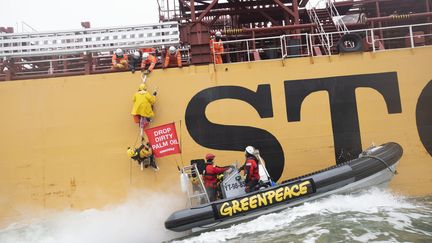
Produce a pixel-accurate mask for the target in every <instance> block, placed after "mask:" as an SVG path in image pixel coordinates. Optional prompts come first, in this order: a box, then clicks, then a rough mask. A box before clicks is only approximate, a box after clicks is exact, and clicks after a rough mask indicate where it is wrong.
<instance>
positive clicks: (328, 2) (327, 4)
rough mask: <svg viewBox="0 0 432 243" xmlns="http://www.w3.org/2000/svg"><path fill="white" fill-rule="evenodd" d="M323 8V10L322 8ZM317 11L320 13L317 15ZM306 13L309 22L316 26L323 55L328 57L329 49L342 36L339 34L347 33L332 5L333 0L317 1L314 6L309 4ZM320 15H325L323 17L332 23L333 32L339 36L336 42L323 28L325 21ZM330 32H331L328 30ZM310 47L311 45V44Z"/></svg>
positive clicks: (340, 17)
mask: <svg viewBox="0 0 432 243" xmlns="http://www.w3.org/2000/svg"><path fill="white" fill-rule="evenodd" d="M323 6H324V8H322V7H323ZM318 11H320V13H318ZM307 13H308V15H309V18H310V20H311V22H313V23H315V24H316V26H317V27H316V31H317V33H318V34H319V35H318V37H319V39H320V42H321V47H322V48H323V50H324V53H325V54H326V55H330V54H331V48H332V47H333V46H334V45H335V43H336V42H337V41H338V40H339V39H340V37H341V36H342V35H341V33H343V34H346V33H349V30H348V28H347V27H346V25H345V23H344V22H343V20H342V16H341V15H340V14H339V12H338V10H337V8H336V6H335V4H334V0H318V1H317V2H316V3H315V5H314V6H312V4H310V3H309V10H308V11H307ZM322 13H326V14H325V16H326V17H329V18H330V21H331V23H333V25H334V26H333V28H334V31H335V32H337V33H338V35H339V36H338V38H336V40H335V36H334V34H332V33H328V32H327V31H326V29H325V26H326V25H327V24H325V23H324V22H323V21H325V20H324V19H321V18H320V15H322ZM321 17H323V16H321ZM330 32H333V30H330ZM311 45H313V43H312V42H311Z"/></svg>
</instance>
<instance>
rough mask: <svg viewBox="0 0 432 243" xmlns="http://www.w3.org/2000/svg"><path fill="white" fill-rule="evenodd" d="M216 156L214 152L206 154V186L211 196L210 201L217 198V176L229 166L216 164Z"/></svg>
mask: <svg viewBox="0 0 432 243" xmlns="http://www.w3.org/2000/svg"><path fill="white" fill-rule="evenodd" d="M214 158H215V156H214V154H207V155H206V161H207V162H206V166H205V169H204V176H203V179H204V186H205V188H206V191H207V194H208V196H209V199H210V202H212V201H214V200H216V199H217V192H218V189H219V188H218V185H217V176H218V175H219V174H222V173H223V172H224V171H226V170H227V169H228V168H221V167H218V166H215V165H214V162H213V160H214Z"/></svg>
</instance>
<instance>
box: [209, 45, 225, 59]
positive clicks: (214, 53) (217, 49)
mask: <svg viewBox="0 0 432 243" xmlns="http://www.w3.org/2000/svg"><path fill="white" fill-rule="evenodd" d="M223 52H224V47H223V45H222V41H221V40H220V41H216V40H214V39H210V53H211V58H212V60H213V59H214V60H213V62H214V63H216V64H221V63H222V55H221V54H222V53H223Z"/></svg>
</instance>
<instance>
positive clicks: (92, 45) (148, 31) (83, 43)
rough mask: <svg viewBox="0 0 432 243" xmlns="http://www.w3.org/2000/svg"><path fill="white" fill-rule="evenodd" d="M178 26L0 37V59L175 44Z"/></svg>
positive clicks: (117, 28)
mask: <svg viewBox="0 0 432 243" xmlns="http://www.w3.org/2000/svg"><path fill="white" fill-rule="evenodd" d="M179 43H180V36H179V24H178V23H177V22H165V23H159V24H149V25H139V26H126V27H114V28H94V29H80V30H71V31H55V32H35V33H20V34H15V33H13V34H0V57H24V56H47V55H63V54H76V53H85V52H102V51H109V50H113V49H116V48H124V49H134V48H141V47H157V46H162V45H178V44H179Z"/></svg>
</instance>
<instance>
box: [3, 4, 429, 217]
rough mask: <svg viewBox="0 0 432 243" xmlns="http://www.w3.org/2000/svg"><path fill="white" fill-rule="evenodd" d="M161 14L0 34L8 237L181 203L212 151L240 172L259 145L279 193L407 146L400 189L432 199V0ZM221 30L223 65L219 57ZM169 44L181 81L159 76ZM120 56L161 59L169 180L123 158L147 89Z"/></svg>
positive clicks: (167, 9)
mask: <svg viewBox="0 0 432 243" xmlns="http://www.w3.org/2000/svg"><path fill="white" fill-rule="evenodd" d="M158 6H159V8H158V9H159V16H160V23H157V24H149V25H135V26H122V27H115V28H114V27H113V28H87V27H90V26H89V24H88V23H83V27H84V28H83V29H77V30H66V31H52V32H32V33H13V29H12V28H0V32H3V33H0V57H1V58H0V81H1V82H0V106H1V109H0V110H1V112H2V116H1V120H0V125H1V126H0V135H1V137H2V139H1V142H0V182H1V184H2V187H1V189H0V195H1V197H0V205H1V207H0V224H1V225H6V224H9V223H11V222H16V221H18V220H20V219H22V218H24V217H29V216H35V217H36V216H40V215H43V214H44V213H45V212H46V211H47V210H65V209H77V210H82V209H87V208H99V207H103V206H104V205H108V204H115V203H121V202H122V201H123V200H125V199H126V198H127V196H128V193H129V192H130V191H131V190H134V189H137V188H139V189H143V190H146V191H149V192H154V193H158V192H172V193H174V194H175V195H178V197H184V194H183V193H182V192H181V191H180V188H177V185H178V180H179V170H178V168H179V167H183V166H187V165H190V163H191V161H193V160H196V159H202V158H203V157H204V155H205V154H207V153H213V154H215V155H216V163H217V164H218V165H220V166H224V165H230V164H232V163H234V162H238V163H243V161H244V152H243V151H244V149H245V147H246V146H248V145H253V146H254V147H256V148H258V149H259V150H260V151H261V155H262V157H263V158H264V160H265V161H266V165H267V169H268V172H269V173H270V175H271V176H272V178H274V179H275V180H276V181H278V182H282V181H283V180H285V179H287V178H295V177H296V176H300V175H304V174H308V173H310V172H312V171H316V170H319V169H321V168H326V167H331V166H335V165H339V164H343V163H345V162H346V161H349V160H352V159H355V158H356V157H357V156H358V155H359V154H360V153H361V151H362V150H363V149H365V148H367V147H369V146H370V145H371V144H383V143H387V142H396V143H398V144H400V145H401V146H402V148H403V151H404V155H403V157H402V159H401V160H400V163H399V165H398V171H399V174H398V175H397V176H395V177H394V179H393V180H392V181H391V183H390V188H391V189H392V190H394V191H396V192H398V193H402V194H406V195H427V194H430V193H431V189H430V188H431V184H432V181H431V179H430V178H431V177H430V175H431V173H432V163H431V162H432V159H431V155H432V109H431V105H432V98H431V97H432V69H431V58H432V21H431V18H432V12H431V1H430V0H419V1H407V0H359V1H318V2H313V3H312V1H307V0H262V1H222V0H221V1H218V0H211V1H209V0H202V1H197V0H195V1H194V0H190V1H187V0H179V1H169V0H165V1H158ZM217 32H220V33H221V34H222V41H221V43H222V45H223V47H224V50H223V52H216V51H213V52H212V51H211V49H212V48H211V45H210V43H211V42H210V39H212V38H213V36H214V35H215V34H216V33H217ZM170 46H175V47H176V48H177V49H178V50H179V51H180V52H181V62H182V67H181V68H179V67H176V66H174V67H169V68H165V69H162V68H160V67H161V66H162V63H163V62H164V58H165V56H166V55H165V53H166V50H167V49H168V47H170ZM117 48H121V49H123V50H124V51H125V52H126V53H128V54H132V53H133V52H134V51H136V50H138V49H141V48H148V49H150V50H151V52H152V54H153V55H155V56H156V57H157V58H158V64H157V66H156V69H155V70H154V71H153V72H152V73H151V74H150V75H148V76H147V79H146V85H147V88H148V89H150V90H153V89H157V90H158V95H157V100H156V103H155V104H154V107H153V109H154V112H155V117H154V118H153V120H152V122H151V123H150V127H151V128H152V127H157V126H160V125H164V124H169V123H174V126H175V128H176V135H177V137H178V140H179V143H180V144H179V148H180V151H181V153H178V154H173V155H169V156H165V157H161V158H156V161H157V165H158V168H159V169H158V170H157V171H155V170H153V169H151V168H144V169H141V168H140V166H138V165H137V164H136V163H135V162H134V161H131V160H130V158H129V157H128V156H127V155H126V149H127V148H128V147H131V146H136V145H137V143H138V144H139V139H138V138H139V136H140V129H139V128H138V127H137V125H136V124H135V123H134V122H133V119H132V116H131V114H130V113H131V112H130V111H131V108H132V96H133V94H134V93H135V92H136V91H137V89H138V86H139V85H140V83H142V76H141V73H140V72H135V73H133V74H132V73H131V72H130V71H129V70H126V71H113V70H112V69H111V56H112V54H113V52H114V51H115V50H116V49H117ZM213 49H214V48H213ZM219 56H220V58H221V60H222V61H221V62H222V63H214V62H213V60H216V59H217V58H218V57H219ZM173 185H176V186H173ZM183 206H184V205H178V209H181V208H182V207H183Z"/></svg>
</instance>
